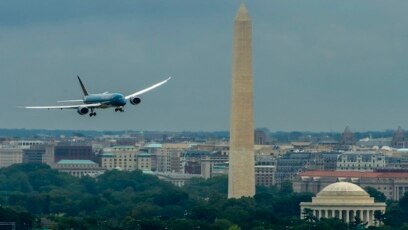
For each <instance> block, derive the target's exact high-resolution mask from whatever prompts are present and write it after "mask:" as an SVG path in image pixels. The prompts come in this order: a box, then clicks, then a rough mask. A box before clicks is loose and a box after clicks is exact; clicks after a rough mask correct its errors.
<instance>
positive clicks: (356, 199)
mask: <svg viewBox="0 0 408 230" xmlns="http://www.w3.org/2000/svg"><path fill="white" fill-rule="evenodd" d="M313 202H315V203H327V202H330V203H354V204H355V203H360V204H361V203H371V204H372V203H374V199H373V198H371V197H370V195H369V194H368V193H367V192H366V191H364V189H362V188H361V187H360V186H358V185H356V184H353V183H349V182H337V183H334V184H330V185H328V186H327V187H325V188H324V189H323V190H322V191H320V192H319V193H318V194H317V195H316V197H314V198H313Z"/></svg>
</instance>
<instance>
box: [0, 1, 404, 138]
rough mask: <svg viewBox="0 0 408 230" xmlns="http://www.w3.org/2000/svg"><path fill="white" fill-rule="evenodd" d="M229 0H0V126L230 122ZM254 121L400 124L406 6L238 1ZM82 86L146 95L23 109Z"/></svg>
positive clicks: (311, 127) (303, 126)
mask: <svg viewBox="0 0 408 230" xmlns="http://www.w3.org/2000/svg"><path fill="white" fill-rule="evenodd" d="M240 2H241V1H240V0H229V1H227V0H205V1H204V0H202V1H191V0H171V1H169V0H161V1H159V0H138V1H134V0H128V1H122V0H120V1H111V0H98V1H84V0H71V1H55V0H41V1H30V0H25V1H20V0H4V1H0V104H1V105H2V109H1V112H0V128H45V129H86V130H88V129H92V130H128V129H131V130H168V131H183V130H190V131H201V130H203V131H214V130H228V129H229V117H230V114H229V113H230V104H229V103H230V82H231V58H232V34H233V31H232V25H233V18H234V17H235V14H236V11H237V10H238V7H239V4H240ZM246 5H247V8H248V10H249V13H250V14H251V17H252V20H253V47H254V50H253V59H254V60H253V63H254V100H255V108H254V113H255V126H256V127H266V128H269V129H270V130H271V131H278V130H283V131H291V130H305V131H306V130H308V131H342V130H343V129H344V127H345V126H346V125H350V127H351V128H352V130H354V131H357V130H360V131H363V130H384V129H392V128H396V127H397V126H398V125H401V126H402V127H405V128H407V127H408V104H407V98H408V90H407V86H408V47H407V46H408V14H407V12H408V1H406V0H393V1H384V0H359V1H355V0H344V1H335V0H332V1H330V0H329V1H328V0H321V1H319V0H311V1H304V0H297V1H295V0H256V1H249V0H248V1H246ZM77 74H78V75H80V76H82V80H83V82H84V83H85V85H86V86H87V88H88V91H90V92H93V93H98V92H105V91H110V92H121V93H123V94H129V93H132V92H134V91H137V90H139V89H142V88H144V87H146V86H149V85H151V84H154V83H156V82H158V81H161V80H163V79H165V78H167V76H172V77H173V79H172V80H171V81H169V82H168V83H167V84H165V85H163V86H162V87H160V88H158V89H156V90H154V91H151V92H149V93H146V94H145V95H143V97H142V103H141V104H140V105H139V106H132V105H127V106H126V112H125V113H115V112H114V111H113V109H108V110H98V111H97V113H98V115H97V116H96V117H92V118H90V117H89V116H80V115H78V114H77V113H76V111H75V110H65V111H60V110H56V111H47V110H44V111H39V110H35V111H32V110H30V111H28V110H23V109H18V108H16V106H20V105H55V104H56V101H57V100H63V99H79V98H81V97H82V93H81V90H80V87H79V85H78V82H77V79H76V75H77Z"/></svg>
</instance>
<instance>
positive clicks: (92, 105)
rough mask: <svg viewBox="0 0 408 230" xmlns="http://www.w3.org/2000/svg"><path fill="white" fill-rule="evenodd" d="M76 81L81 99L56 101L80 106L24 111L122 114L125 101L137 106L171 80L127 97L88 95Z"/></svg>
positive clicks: (117, 94) (79, 79) (94, 114)
mask: <svg viewBox="0 0 408 230" xmlns="http://www.w3.org/2000/svg"><path fill="white" fill-rule="evenodd" d="M77 77H78V81H79V84H80V85H81V88H82V92H83V93H84V97H83V99H80V100H64V101H57V102H59V103H66V102H69V103H72V102H82V104H78V105H62V106H25V107H24V108H26V109H48V110H50V109H61V110H62V109H76V110H77V112H78V114H80V115H86V114H88V113H89V112H90V113H89V116H90V117H92V116H96V112H95V111H94V110H95V109H106V108H112V107H114V108H115V112H118V111H120V112H124V109H123V108H124V106H125V105H126V102H127V100H129V102H130V104H132V105H138V104H140V102H142V100H141V99H140V97H139V96H140V95H142V94H144V93H146V92H148V91H150V90H152V89H155V88H157V87H159V86H161V85H163V84H164V83H166V82H167V81H168V80H170V79H171V77H169V78H167V79H166V80H164V81H161V82H158V83H156V84H154V85H152V86H149V87H147V88H145V89H142V90H140V91H137V92H135V93H132V94H129V95H127V96H124V95H123V94H121V93H109V92H104V93H98V94H89V93H88V91H87V90H86V88H85V86H84V84H83V83H82V81H81V78H80V77H79V76H77Z"/></svg>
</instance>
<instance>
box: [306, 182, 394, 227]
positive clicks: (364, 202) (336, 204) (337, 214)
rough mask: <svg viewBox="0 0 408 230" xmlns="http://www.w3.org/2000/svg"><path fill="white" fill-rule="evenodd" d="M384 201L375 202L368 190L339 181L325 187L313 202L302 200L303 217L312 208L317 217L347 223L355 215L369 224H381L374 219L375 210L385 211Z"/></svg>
mask: <svg viewBox="0 0 408 230" xmlns="http://www.w3.org/2000/svg"><path fill="white" fill-rule="evenodd" d="M385 207H386V205H385V203H384V202H374V198H372V197H370V196H369V195H368V193H367V192H366V191H364V190H363V189H362V188H360V187H359V186H358V185H355V184H352V183H349V182H337V183H334V184H331V185H329V186H327V187H325V188H324V189H323V190H322V191H321V192H319V193H318V194H317V195H316V197H313V198H312V202H301V203H300V209H301V212H300V213H301V214H300V215H301V216H300V217H301V219H304V218H305V214H306V212H307V210H310V211H311V212H312V214H313V216H315V217H316V218H317V219H321V218H337V219H340V220H342V221H344V222H345V223H351V222H353V221H355V217H356V216H357V217H359V218H360V220H361V221H362V222H363V223H365V222H367V223H368V226H373V225H379V223H378V222H377V221H376V220H375V219H374V212H375V211H380V212H382V213H384V212H385Z"/></svg>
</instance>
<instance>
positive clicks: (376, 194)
mask: <svg viewBox="0 0 408 230" xmlns="http://www.w3.org/2000/svg"><path fill="white" fill-rule="evenodd" d="M364 190H366V192H367V193H368V194H369V195H370V197H373V198H374V201H375V202H385V201H386V200H387V197H386V196H385V195H384V193H382V192H380V191H378V190H377V189H375V188H373V187H370V186H367V187H365V188H364Z"/></svg>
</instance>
